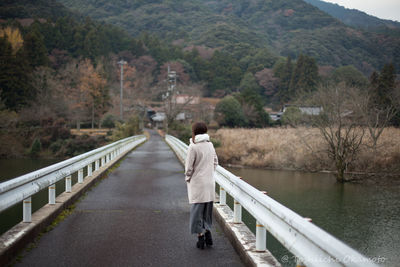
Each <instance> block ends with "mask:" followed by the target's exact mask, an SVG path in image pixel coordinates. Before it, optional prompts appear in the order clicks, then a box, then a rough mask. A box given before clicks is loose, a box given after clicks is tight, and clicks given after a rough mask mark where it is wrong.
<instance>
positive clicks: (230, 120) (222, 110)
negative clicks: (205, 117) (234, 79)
mask: <svg viewBox="0 0 400 267" xmlns="http://www.w3.org/2000/svg"><path fill="white" fill-rule="evenodd" d="M215 115H216V118H215V119H216V121H217V122H218V123H219V124H220V125H221V126H228V127H243V126H245V125H247V122H246V118H245V116H244V114H243V110H242V107H241V105H240V103H239V101H237V100H236V99H235V98H234V97H233V96H226V97H224V98H223V99H222V100H221V101H220V102H219V103H218V104H217V106H216V107H215Z"/></svg>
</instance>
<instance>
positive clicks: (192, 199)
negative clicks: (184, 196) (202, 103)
mask: <svg viewBox="0 0 400 267" xmlns="http://www.w3.org/2000/svg"><path fill="white" fill-rule="evenodd" d="M217 165H218V158H217V154H216V153H215V149H214V146H213V144H212V143H211V142H210V137H209V136H208V134H207V126H206V124H205V123H203V122H196V123H194V124H193V125H192V138H191V139H190V145H189V149H188V152H187V157H186V162H185V180H186V183H187V189H188V197H189V203H190V204H192V207H191V209H190V231H191V233H192V234H197V236H198V241H197V247H198V248H200V249H204V245H207V247H209V246H212V244H213V241H212V237H211V232H210V231H211V225H212V210H213V202H214V198H215V179H214V171H215V168H216V167H217Z"/></svg>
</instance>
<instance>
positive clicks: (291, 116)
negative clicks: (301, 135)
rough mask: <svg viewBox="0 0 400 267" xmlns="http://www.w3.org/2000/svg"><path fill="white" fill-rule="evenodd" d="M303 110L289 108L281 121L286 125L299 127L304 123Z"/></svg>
mask: <svg viewBox="0 0 400 267" xmlns="http://www.w3.org/2000/svg"><path fill="white" fill-rule="evenodd" d="M302 116H303V115H302V114H301V110H300V109H299V108H298V107H288V108H287V109H286V111H285V113H283V115H282V118H281V121H282V124H284V125H290V126H292V127H294V128H295V127H296V126H298V125H299V124H300V123H301V121H302Z"/></svg>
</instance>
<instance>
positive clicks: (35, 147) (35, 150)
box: [29, 138, 42, 157]
mask: <svg viewBox="0 0 400 267" xmlns="http://www.w3.org/2000/svg"><path fill="white" fill-rule="evenodd" d="M41 150H42V144H41V143H40V140H39V139H38V138H35V140H34V141H33V143H32V146H31V148H30V150H29V155H30V156H31V157H37V156H38V154H39V153H40V151H41Z"/></svg>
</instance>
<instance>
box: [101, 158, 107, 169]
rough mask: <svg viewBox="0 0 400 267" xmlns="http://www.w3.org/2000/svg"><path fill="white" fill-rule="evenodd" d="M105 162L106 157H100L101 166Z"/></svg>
mask: <svg viewBox="0 0 400 267" xmlns="http://www.w3.org/2000/svg"><path fill="white" fill-rule="evenodd" d="M105 164H106V157H101V167H103V166H104V165H105Z"/></svg>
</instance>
